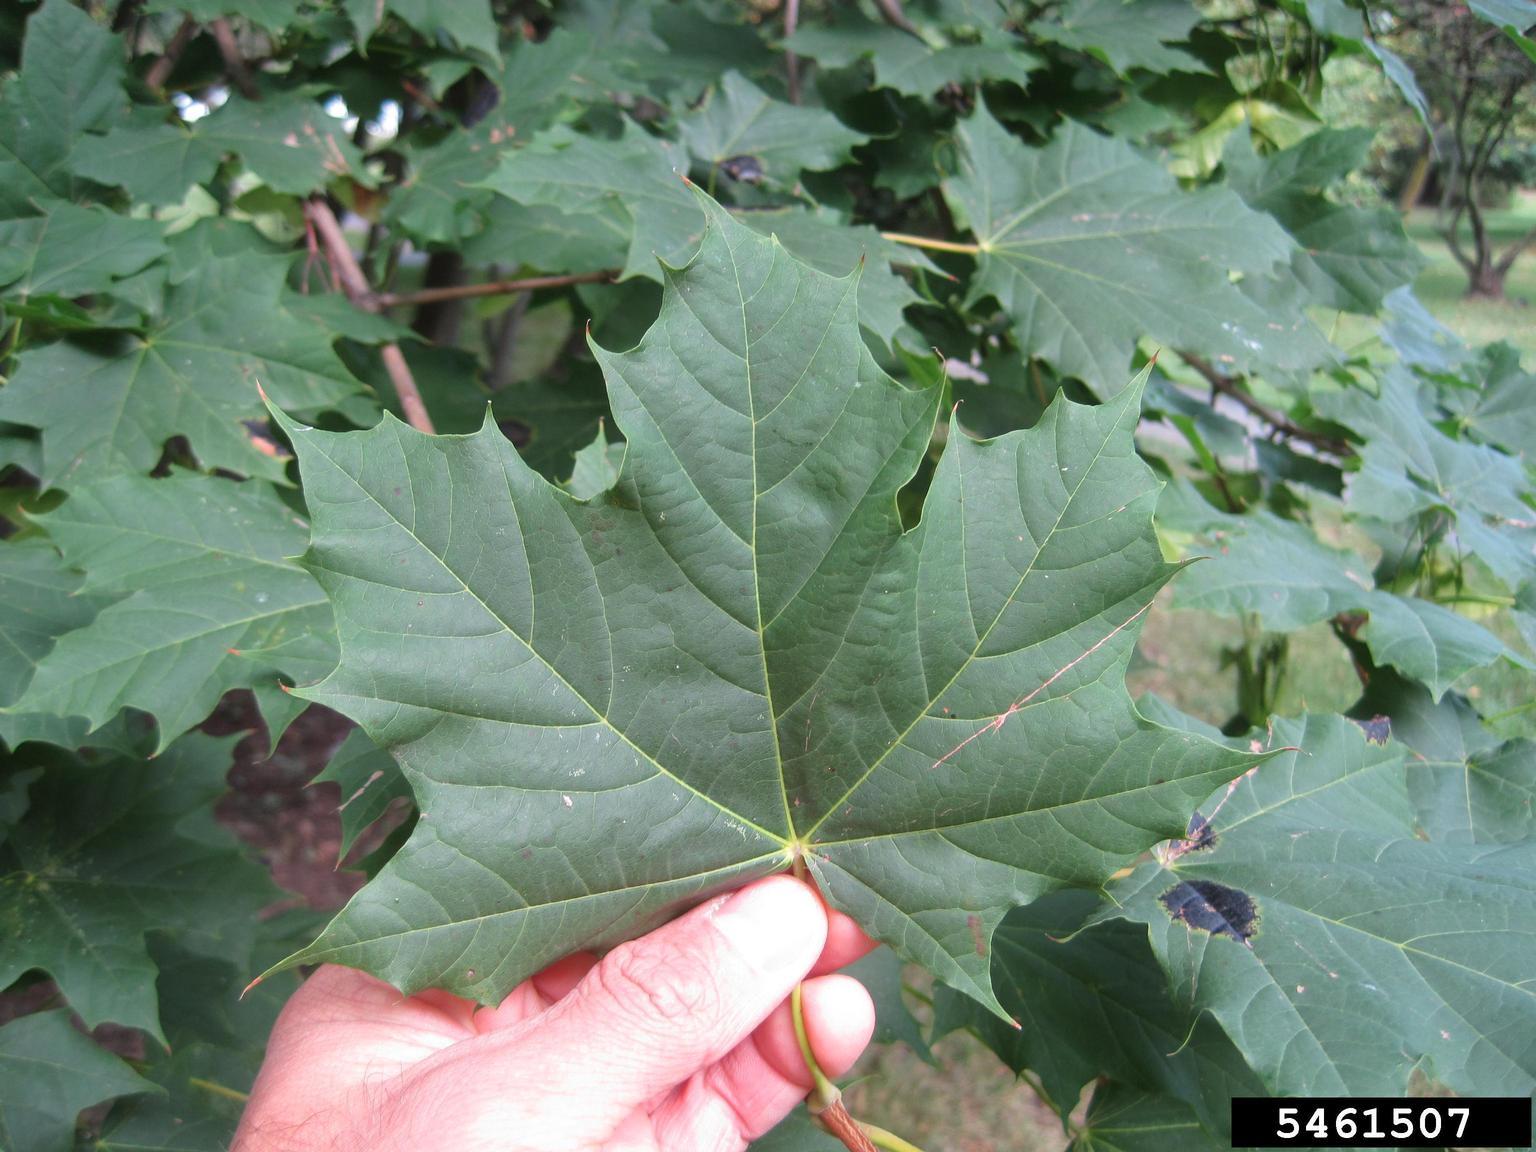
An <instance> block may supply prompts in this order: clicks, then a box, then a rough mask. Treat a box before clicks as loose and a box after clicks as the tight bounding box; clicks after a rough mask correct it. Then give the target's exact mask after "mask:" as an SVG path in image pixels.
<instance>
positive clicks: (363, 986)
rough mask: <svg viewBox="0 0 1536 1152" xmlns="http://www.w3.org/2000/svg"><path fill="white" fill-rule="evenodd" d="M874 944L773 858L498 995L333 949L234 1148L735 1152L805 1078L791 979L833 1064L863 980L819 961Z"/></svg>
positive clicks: (787, 1105) (849, 1032)
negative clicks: (728, 885) (442, 988)
mask: <svg viewBox="0 0 1536 1152" xmlns="http://www.w3.org/2000/svg"><path fill="white" fill-rule="evenodd" d="M870 947H871V945H870V942H869V940H868V939H867V938H866V937H865V936H864V935H863V933H862V932H860V931H859V929H858V928H857V927H856V926H855V925H854V924H853V922H852V921H851V920H849V919H848V918H847V917H846V916H843V915H841V914H840V913H835V912H834V913H828V911H827V910H826V908H825V907H824V906H823V904H822V903H821V900H820V899H819V898H818V897H817V896H816V895H815V893H813V892H812V891H811V889H810V888H808V887H807V886H806V885H805V884H803V883H801V882H800V881H798V880H795V879H792V878H790V877H787V876H775V877H769V878H768V879H765V880H760V881H758V882H756V883H755V884H752V885H750V886H748V887H747V888H744V889H742V890H741V891H739V892H736V893H734V894H732V895H730V896H727V897H722V898H719V899H716V900H712V901H710V902H709V903H707V904H705V905H703V906H701V907H699V908H696V909H694V910H693V911H692V912H689V913H688V914H687V915H685V916H682V917H680V918H679V919H677V920H675V921H673V922H672V923H670V924H667V925H664V926H663V927H661V928H658V929H657V930H656V931H654V932H652V933H651V934H650V935H648V936H645V937H642V938H641V939H639V940H634V941H631V942H630V943H628V944H623V945H621V946H619V947H618V948H615V949H614V950H613V951H612V952H610V953H608V955H607V956H605V957H604V958H603V959H602V960H601V961H598V960H595V959H594V958H593V957H592V956H589V955H577V956H572V957H568V958H567V959H565V960H562V961H561V962H560V963H558V964H555V965H553V966H551V967H550V968H547V969H545V970H544V971H543V972H541V973H540V974H539V975H537V976H535V977H534V978H533V979H531V980H529V981H527V982H526V983H524V984H521V985H519V986H518V987H517V988H515V989H513V991H512V993H511V994H510V995H509V996H508V997H507V998H506V1000H504V1001H503V1002H502V1003H501V1004H500V1006H498V1007H496V1008H479V1009H477V1008H476V1006H475V1005H474V1004H473V1003H471V1002H470V1001H467V1000H461V999H459V998H458V997H456V996H451V995H449V994H448V993H446V992H436V991H432V992H423V993H421V994H419V995H416V996H412V997H409V998H406V997H402V996H401V995H400V994H399V993H398V992H396V991H395V990H394V989H393V988H391V987H389V985H387V984H385V983H383V982H382V981H379V980H376V979H374V978H373V977H371V976H368V975H365V974H364V973H361V972H358V971H355V970H353V969H350V968H340V967H335V966H331V965H327V966H326V967H324V968H321V969H320V970H318V971H317V972H316V973H315V974H314V975H313V976H311V977H310V978H309V979H308V980H307V981H305V983H304V985H303V986H302V987H301V988H300V989H299V990H298V991H297V992H296V993H294V995H293V998H292V999H291V1000H289V1002H288V1004H287V1006H286V1007H285V1008H284V1009H283V1013H282V1015H281V1016H280V1017H279V1018H278V1021H277V1025H276V1027H275V1028H274V1029H273V1030H272V1038H271V1041H270V1042H269V1044H268V1048H267V1057H266V1061H265V1063H264V1064H263V1065H262V1069H261V1074H260V1075H259V1076H258V1077H257V1079H256V1085H255V1087H254V1088H253V1089H252V1093H251V1100H250V1104H249V1105H248V1106H247V1107H246V1111H245V1115H244V1117H243V1118H242V1120H241V1122H240V1130H239V1132H238V1133H237V1135H236V1137H235V1144H234V1152H307V1150H310V1149H314V1150H316V1152H396V1150H399V1152H437V1150H439V1149H441V1150H442V1152H481V1150H486V1152H489V1150H492V1149H494V1150H495V1152H576V1150H590V1152H597V1150H599V1149H601V1150H603V1152H643V1150H660V1149H665V1150H666V1152H717V1150H718V1152H727V1150H728V1152H737V1150H739V1149H742V1148H745V1147H746V1145H747V1143H748V1142H749V1141H751V1140H753V1139H756V1138H757V1137H758V1136H760V1135H762V1134H763V1133H765V1132H767V1131H768V1130H769V1129H770V1128H772V1127H773V1126H774V1125H775V1124H777V1123H778V1122H779V1121H780V1120H781V1119H782V1118H783V1117H784V1116H785V1115H787V1114H788V1113H789V1111H790V1110H791V1109H792V1108H793V1107H794V1106H795V1104H796V1103H797V1102H798V1101H799V1100H800V1099H801V1098H802V1097H804V1096H805V1094H806V1093H807V1092H808V1091H809V1090H810V1087H811V1078H810V1074H809V1073H808V1072H807V1070H806V1067H805V1062H804V1060H803V1059H802V1058H801V1055H800V1049H799V1045H798V1042H797V1041H796V1039H795V1031H794V1024H793V1021H792V1019H791V1016H790V1011H789V1005H788V1003H787V1000H786V998H787V997H788V995H789V993H790V991H791V990H792V989H793V988H794V986H795V985H796V984H797V983H799V982H800V981H802V980H805V985H804V989H803V992H802V1003H803V1011H804V1016H805V1025H806V1032H807V1035H808V1037H809V1039H810V1042H811V1049H812V1051H813V1053H814V1054H815V1056H816V1060H817V1062H818V1063H819V1064H820V1065H821V1066H822V1068H823V1069H824V1070H825V1071H826V1072H827V1073H828V1074H829V1075H832V1076H837V1075H841V1074H842V1073H844V1072H846V1071H847V1070H848V1069H849V1068H850V1067H851V1066H852V1065H853V1062H854V1061H855V1060H856V1059H857V1058H858V1056H859V1054H860V1053H861V1052H863V1050H864V1047H865V1045H867V1044H868V1043H869V1038H870V1036H871V1034H872V1033H873V1031H874V1025H875V1015H874V1005H873V1004H872V1003H871V1002H870V999H869V994H868V993H867V992H865V990H864V988H863V986H862V985H860V984H859V982H858V981H857V980H854V979H853V978H852V977H849V976H838V975H822V973H826V972H830V971H831V970H833V969H835V968H840V967H842V966H843V965H844V964H847V963H850V962H851V961H853V960H856V959H857V958H858V957H859V956H860V955H862V954H863V953H864V952H866V951H868V949H869V948H870ZM808 976H809V977H810V978H809V979H807V977H808Z"/></svg>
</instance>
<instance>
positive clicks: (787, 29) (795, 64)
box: [784, 0, 800, 104]
mask: <svg viewBox="0 0 1536 1152" xmlns="http://www.w3.org/2000/svg"><path fill="white" fill-rule="evenodd" d="M799 24H800V0H784V39H786V40H788V39H789V38H790V37H791V36H793V35H794V34H795V28H796V27H798V26H799ZM784 71H785V73H787V76H788V80H789V102H790V103H791V104H798V103H800V57H798V56H796V55H795V54H794V53H793V52H791V51H789V49H787V48H786V49H785V50H784Z"/></svg>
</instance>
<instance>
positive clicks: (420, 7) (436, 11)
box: [342, 0, 501, 61]
mask: <svg viewBox="0 0 1536 1152" xmlns="http://www.w3.org/2000/svg"><path fill="white" fill-rule="evenodd" d="M342 7H343V8H344V10H345V11H346V13H347V18H348V19H349V20H351V21H352V27H353V28H354V29H355V30H356V32H357V40H358V43H359V44H366V43H367V42H368V39H369V38H370V37H371V36H372V35H373V34H374V32H375V31H376V30H377V29H378V27H379V24H380V23H381V22H382V21H383V18H384V16H385V15H386V14H388V15H391V16H395V17H398V18H399V19H401V20H403V21H404V22H405V23H407V24H409V25H410V26H411V27H412V28H414V29H416V31H418V32H420V33H421V34H422V35H423V36H425V37H427V39H429V40H435V39H436V38H437V37H438V36H439V35H443V36H446V37H448V39H450V40H452V41H453V42H454V43H455V44H457V45H458V46H459V47H460V48H465V49H468V50H470V51H472V52H477V53H479V54H480V55H482V56H484V57H486V58H487V59H489V60H492V61H497V60H500V59H501V54H500V52H499V50H498V47H497V41H498V36H497V32H496V17H495V16H494V15H493V14H492V12H491V5H490V0H455V2H454V3H452V4H436V3H432V2H431V0H345V3H344V4H343V5H342Z"/></svg>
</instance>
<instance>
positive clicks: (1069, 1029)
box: [934, 892, 1263, 1133]
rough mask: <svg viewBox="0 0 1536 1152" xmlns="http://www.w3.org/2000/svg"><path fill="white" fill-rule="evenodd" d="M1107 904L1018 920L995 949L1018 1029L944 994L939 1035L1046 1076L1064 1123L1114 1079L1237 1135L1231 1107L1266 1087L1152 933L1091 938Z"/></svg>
mask: <svg viewBox="0 0 1536 1152" xmlns="http://www.w3.org/2000/svg"><path fill="white" fill-rule="evenodd" d="M1102 903H1103V901H1102V900H1101V899H1100V898H1099V897H1098V896H1096V895H1095V894H1094V893H1091V892H1061V893H1052V894H1051V895H1050V896H1048V897H1046V898H1045V899H1043V900H1040V901H1038V902H1036V903H1035V904H1031V905H1030V906H1029V907H1027V908H1018V909H1015V910H1014V911H1013V912H1010V913H1009V914H1008V917H1007V919H1005V920H1004V921H1003V923H1002V926H1001V927H1000V928H998V930H997V934H996V935H995V936H994V937H993V938H992V945H993V953H992V984H993V987H995V988H996V989H997V992H998V999H999V1000H1000V1001H1001V1002H1002V1005H1003V1010H1004V1011H1005V1012H1007V1013H1008V1014H1009V1015H1010V1016H1012V1017H1013V1021H1017V1024H1014V1023H1013V1022H1012V1021H1004V1020H1000V1019H998V1018H997V1017H996V1016H994V1015H992V1014H991V1013H989V1012H986V1011H984V1010H983V1009H982V1008H981V1006H980V1005H979V1004H977V1003H976V1002H975V1001H974V1000H971V999H969V998H968V997H964V996H961V995H959V994H958V993H955V992H952V991H950V990H948V989H939V990H938V992H937V994H936V996H935V1004H934V1006H935V1022H934V1034H935V1035H936V1036H943V1035H945V1034H947V1033H949V1032H950V1031H953V1030H954V1029H957V1028H962V1027H964V1028H969V1029H971V1030H972V1031H973V1032H975V1033H976V1035H977V1036H979V1037H980V1038H981V1040H982V1042H983V1043H985V1044H986V1045H987V1047H989V1048H991V1049H992V1051H994V1052H996V1053H997V1054H998V1056H999V1057H1001V1058H1002V1060H1003V1062H1004V1063H1005V1064H1007V1065H1008V1067H1010V1068H1012V1069H1013V1070H1014V1071H1016V1072H1023V1071H1025V1070H1026V1069H1027V1070H1029V1071H1031V1072H1033V1073H1034V1074H1035V1075H1036V1076H1038V1077H1039V1080H1040V1084H1041V1086H1042V1087H1043V1088H1044V1090H1045V1095H1046V1098H1047V1099H1048V1100H1050V1101H1052V1102H1053V1104H1054V1106H1055V1107H1056V1108H1057V1109H1058V1111H1062V1112H1064V1113H1068V1114H1070V1113H1071V1111H1072V1110H1073V1108H1074V1107H1076V1105H1077V1101H1078V1098H1079V1097H1080V1096H1081V1094H1082V1090H1083V1087H1084V1086H1085V1085H1087V1084H1089V1083H1090V1082H1092V1081H1093V1080H1094V1079H1096V1078H1097V1077H1100V1076H1108V1077H1110V1078H1112V1079H1114V1080H1117V1081H1120V1082H1122V1083H1125V1084H1131V1085H1138V1086H1140V1087H1142V1088H1145V1089H1156V1090H1158V1091H1161V1092H1164V1093H1167V1094H1168V1095H1170V1096H1173V1097H1176V1098H1178V1099H1179V1100H1181V1101H1183V1102H1184V1104H1185V1106H1186V1107H1189V1108H1193V1109H1194V1110H1195V1113H1196V1114H1197V1115H1198V1116H1199V1117H1200V1119H1201V1120H1202V1121H1203V1122H1204V1123H1205V1124H1206V1125H1207V1126H1208V1127H1209V1128H1210V1129H1211V1130H1212V1131H1214V1132H1217V1133H1225V1132H1227V1131H1228V1115H1229V1111H1228V1110H1229V1102H1230V1100H1231V1098H1232V1097H1233V1096H1234V1095H1237V1096H1255V1095H1263V1088H1262V1086H1261V1085H1260V1083H1259V1081H1258V1080H1257V1078H1256V1077H1255V1076H1254V1075H1253V1073H1252V1072H1250V1071H1249V1070H1248V1067H1247V1066H1246V1065H1245V1064H1244V1063H1243V1058H1242V1056H1241V1055H1240V1054H1239V1053H1238V1052H1237V1050H1236V1049H1235V1048H1234V1047H1233V1046H1232V1042H1231V1041H1230V1040H1228V1039H1227V1038H1226V1036H1225V1035H1224V1034H1223V1033H1222V1031H1221V1029H1220V1028H1219V1027H1218V1026H1217V1025H1216V1023H1215V1022H1214V1021H1213V1020H1211V1019H1210V1018H1209V1017H1205V1018H1197V1017H1196V1015H1194V1014H1192V1013H1191V1012H1190V1011H1189V1010H1188V1007H1187V1006H1186V1005H1183V1004H1178V1003H1175V1002H1174V1000H1173V998H1172V997H1171V996H1169V995H1168V994H1167V992H1166V991H1165V990H1164V987H1163V985H1164V978H1163V975H1162V973H1161V972H1160V971H1159V970H1158V967H1157V961H1156V959H1155V958H1154V957H1153V955H1152V950H1151V948H1150V947H1148V944H1147V933H1146V929H1145V928H1143V927H1141V926H1140V925H1136V924H1128V923H1125V922H1123V921H1109V922H1107V923H1103V924H1095V925H1092V926H1089V927H1084V921H1085V920H1087V919H1088V917H1089V916H1090V915H1092V914H1093V913H1094V912H1095V911H1097V910H1098V909H1099V908H1100V907H1101V905H1102ZM1063 1036H1070V1037H1072V1042H1071V1043H1070V1044H1063V1043H1062V1037H1063Z"/></svg>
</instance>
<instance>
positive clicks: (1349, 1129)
mask: <svg viewBox="0 0 1536 1152" xmlns="http://www.w3.org/2000/svg"><path fill="white" fill-rule="evenodd" d="M1307 1111H1308V1109H1303V1108H1289V1107H1284V1106H1282V1107H1281V1108H1280V1110H1279V1123H1278V1124H1276V1126H1275V1135H1276V1136H1278V1137H1280V1139H1282V1140H1294V1139H1296V1138H1297V1137H1299V1136H1300V1135H1301V1133H1302V1129H1303V1128H1305V1129H1306V1131H1307V1132H1309V1133H1310V1134H1311V1135H1313V1136H1316V1137H1317V1138H1318V1139H1319V1140H1335V1139H1336V1140H1356V1139H1361V1140H1410V1139H1412V1138H1413V1137H1415V1136H1421V1137H1423V1138H1424V1139H1425V1140H1439V1139H1440V1138H1441V1135H1442V1133H1443V1134H1444V1136H1445V1137H1446V1139H1448V1140H1460V1139H1461V1138H1462V1136H1464V1135H1465V1134H1466V1131H1467V1119H1468V1118H1469V1117H1470V1116H1471V1115H1472V1109H1471V1108H1468V1107H1465V1106H1462V1107H1457V1106H1455V1105H1448V1106H1446V1107H1444V1108H1424V1107H1412V1106H1408V1105H1402V1106H1395V1107H1393V1109H1392V1115H1391V1116H1390V1117H1389V1116H1384V1115H1382V1113H1383V1112H1384V1111H1385V1110H1384V1109H1381V1108H1351V1107H1347V1106H1346V1107H1343V1108H1338V1109H1333V1108H1313V1109H1310V1111H1311V1115H1310V1116H1306V1117H1305V1118H1303V1114H1304V1113H1305V1112H1307Z"/></svg>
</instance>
